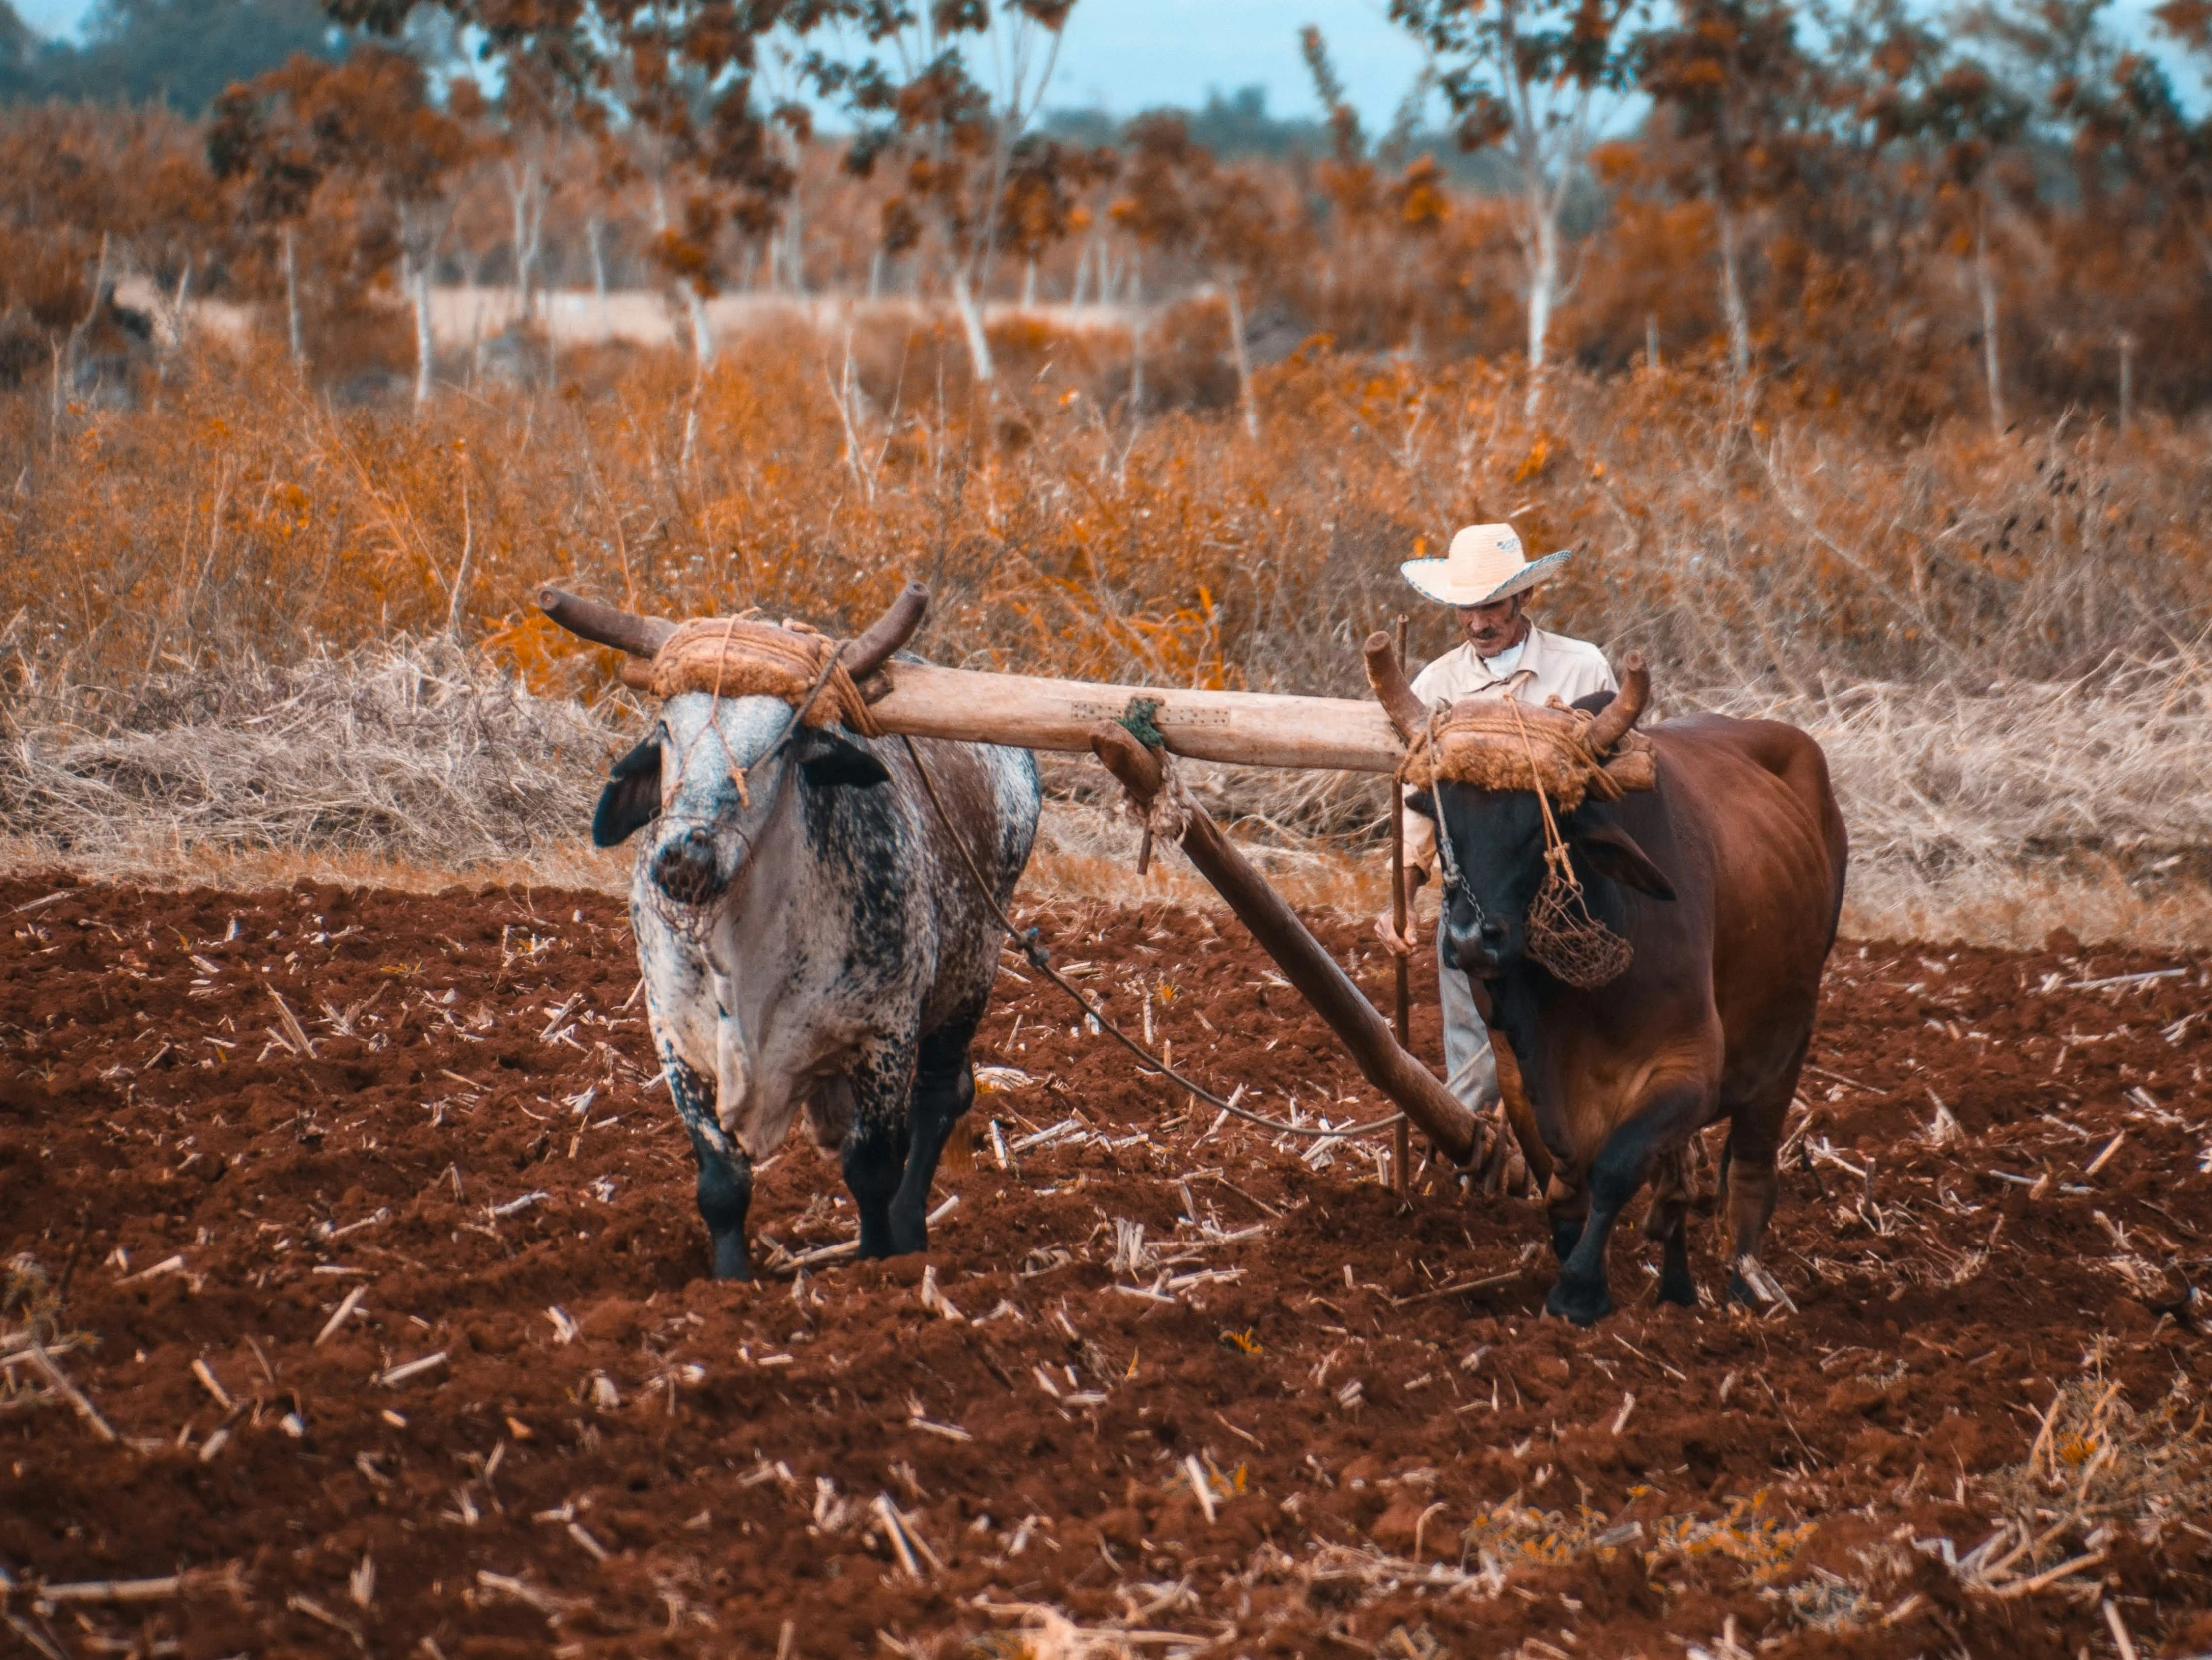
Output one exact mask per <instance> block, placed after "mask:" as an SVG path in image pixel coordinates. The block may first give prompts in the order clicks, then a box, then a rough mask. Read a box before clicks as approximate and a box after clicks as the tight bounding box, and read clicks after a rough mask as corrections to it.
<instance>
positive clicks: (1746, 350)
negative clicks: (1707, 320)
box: [1713, 190, 1752, 381]
mask: <svg viewBox="0 0 2212 1660" xmlns="http://www.w3.org/2000/svg"><path fill="white" fill-rule="evenodd" d="M1713 219H1714V225H1715V228H1716V229H1717V230H1718V231H1719V232H1720V240H1721V316H1722V317H1723V318H1724V319H1725V320H1727V323H1728V367H1729V373H1730V374H1731V375H1733V376H1735V377H1736V379H1737V380H1739V381H1741V380H1742V379H1743V378H1744V377H1745V376H1746V375H1748V374H1749V373H1750V372H1751V367H1752V331H1751V320H1750V319H1749V318H1747V317H1746V316H1745V314H1744V280H1743V273H1742V272H1741V271H1740V270H1739V269H1738V256H1737V249H1736V214H1735V211H1734V210H1733V209H1732V208H1730V206H1729V204H1728V199H1727V198H1726V197H1725V196H1723V195H1722V194H1721V193H1720V191H1718V190H1715V191H1714V192H1713Z"/></svg>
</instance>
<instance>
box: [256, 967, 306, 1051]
mask: <svg viewBox="0 0 2212 1660" xmlns="http://www.w3.org/2000/svg"><path fill="white" fill-rule="evenodd" d="M262 990H264V991H266V992H267V993H268V994H269V1001H270V1002H272V1003H274V1004H276V1005H277V1018H278V1019H279V1020H280V1021H282V1022H283V1023H284V1028H285V1039H286V1041H287V1042H288V1043H290V1044H291V1045H292V1046H293V1050H294V1052H295V1053H297V1054H301V1055H305V1056H307V1057H308V1058H309V1059H310V1060H314V1059H315V1058H316V1055H315V1040H314V1039H313V1038H311V1037H309V1036H308V1029H307V1028H306V1027H304V1026H302V1025H301V1024H300V1017H299V1016H298V1015H296V1014H294V1013H293V1012H292V1005H291V1004H289V1003H287V1002H286V1001H285V1000H284V997H283V994H281V993H280V992H279V991H278V990H277V988H276V987H275V986H273V985H271V984H270V983H269V982H268V981H267V980H264V981H263V982H262Z"/></svg>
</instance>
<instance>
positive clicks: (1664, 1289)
mask: <svg viewBox="0 0 2212 1660" xmlns="http://www.w3.org/2000/svg"><path fill="white" fill-rule="evenodd" d="M1659 1300H1660V1301H1662V1302H1671V1303H1673V1304H1674V1305H1675V1306H1676V1307H1677V1308H1695V1307H1696V1306H1697V1305H1698V1287H1697V1285H1696V1284H1695V1283H1694V1282H1693V1281H1692V1280H1691V1279H1690V1277H1689V1275H1687V1274H1685V1275H1684V1276H1683V1277H1682V1278H1681V1279H1680V1280H1679V1281H1670V1280H1669V1279H1668V1278H1667V1277H1666V1275H1664V1274H1662V1275H1661V1276H1660V1280H1659Z"/></svg>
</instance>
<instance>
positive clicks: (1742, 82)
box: [1638, 0, 1813, 380]
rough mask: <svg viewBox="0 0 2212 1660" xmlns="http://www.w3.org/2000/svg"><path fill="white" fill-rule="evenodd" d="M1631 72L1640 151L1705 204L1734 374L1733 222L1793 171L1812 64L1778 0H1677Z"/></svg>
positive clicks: (1737, 354) (1746, 341)
mask: <svg viewBox="0 0 2212 1660" xmlns="http://www.w3.org/2000/svg"><path fill="white" fill-rule="evenodd" d="M1638 78H1639V81H1640V83H1641V84H1642V86H1643V88H1644V90H1645V91H1646V92H1648V93H1650V94H1651V97H1652V102H1653V104H1654V106H1655V109H1656V112H1657V114H1658V116H1659V120H1658V121H1656V122H1655V123H1653V129H1654V130H1648V131H1647V135H1646V145H1645V148H1646V150H1647V151H1648V152H1651V153H1652V155H1651V157H1650V159H1651V160H1653V161H1656V162H1657V164H1658V168H1659V170H1660V171H1661V172H1662V173H1663V175H1664V176H1666V177H1668V178H1669V180H1670V182H1671V183H1673V184H1674V185H1675V187H1676V188H1677V189H1678V190H1680V191H1682V192H1683V193H1684V194H1686V195H1687V194H1692V193H1695V194H1698V195H1702V196H1703V197H1704V198H1705V199H1706V201H1707V202H1708V203H1709V204H1710V205H1711V207H1712V211H1713V229H1714V238H1715V241H1716V242H1717V243H1718V244H1719V248H1720V256H1721V258H1720V266H1721V316H1722V319H1723V321H1724V323H1725V325H1726V327H1727V330H1728V356H1729V368H1730V370H1731V372H1732V373H1734V374H1735V375H1736V377H1737V378H1738V379H1739V380H1741V379H1742V378H1743V377H1744V376H1745V375H1746V374H1747V373H1748V372H1749V371H1750V368H1751V356H1752V346H1751V319H1750V312H1749V308H1748V306H1747V303H1746V300H1745V294H1744V278H1743V254H1742V249H1741V246H1740V237H1741V226H1742V223H1743V219H1744V216H1745V214H1746V213H1747V212H1748V211H1749V210H1751V209H1752V208H1754V207H1755V206H1757V205H1758V204H1759V203H1761V202H1762V201H1765V200H1768V199H1771V198H1772V197H1773V196H1775V195H1776V194H1778V193H1779V192H1781V191H1782V190H1784V189H1785V188H1787V186H1788V185H1789V183H1790V181H1791V180H1792V179H1793V178H1794V177H1795V176H1796V161H1797V156H1798V153H1799V151H1800V150H1801V148H1802V147H1803V146H1804V144H1805V143H1807V142H1808V135H1807V132H1806V128H1805V122H1804V117H1805V115H1806V113H1807V110H1808V108H1809V106H1810V104H1811V100H1810V98H1809V96H1808V94H1809V91H1810V83H1811V81H1812V78H1813V71H1812V65H1811V63H1810V62H1809V61H1808V60H1807V58H1806V56H1805V55H1804V53H1803V52H1801V51H1800V50H1799V47H1798V43H1797V37H1796V26H1795V24H1794V22H1793V20H1792V18H1791V15H1790V12H1789V10H1788V9H1787V7H1786V6H1784V5H1783V4H1781V3H1780V0H1680V6H1679V10H1678V12H1677V15H1676V20H1675V22H1674V23H1673V25H1672V26H1671V27H1669V28H1664V29H1658V30H1654V31H1653V32H1652V33H1651V34H1650V35H1648V36H1647V37H1646V38H1645V39H1644V41H1643V42H1642V43H1641V64H1640V73H1639V77H1638Z"/></svg>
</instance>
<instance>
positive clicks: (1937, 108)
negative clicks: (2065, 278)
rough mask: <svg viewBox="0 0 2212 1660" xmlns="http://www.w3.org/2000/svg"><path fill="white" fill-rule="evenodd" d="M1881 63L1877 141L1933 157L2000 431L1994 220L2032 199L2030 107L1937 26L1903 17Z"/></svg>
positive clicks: (1942, 214) (1937, 196)
mask: <svg viewBox="0 0 2212 1660" xmlns="http://www.w3.org/2000/svg"><path fill="white" fill-rule="evenodd" d="M1877 62H1878V63H1879V65H1880V66H1881V69H1882V77H1883V78H1882V80H1881V81H1880V82H1879V83H1877V84H1876V86H1875V87H1874V88H1873V89H1872V97H1871V100H1870V107H1871V109H1872V111H1873V113H1874V115H1875V123H1876V142H1877V143H1881V142H1889V141H1900V140H1901V141H1903V142H1904V143H1905V144H1907V145H1910V146H1914V147H1917V148H1918V149H1919V150H1920V151H1921V152H1922V153H1923V154H1925V155H1926V156H1927V158H1928V161H1929V165H1930V167H1931V169H1932V172H1933V181H1932V182H1933V185H1934V200H1933V202H1932V204H1931V206H1932V207H1933V209H1934V210H1935V212H1936V214H1937V216H1938V220H1939V223H1940V224H1941V225H1942V226H1943V227H1944V229H1945V230H1946V231H1947V233H1948V235H1949V237H1950V239H1951V240H1952V241H1954V242H1955V243H1957V244H1959V245H1961V247H1962V248H1970V249H1971V251H1972V256H1973V271H1974V292H1975V296H1976V298H1977V300H1978V301H1979V302H1980V308H1981V348H1982V376H1983V383H1984V388H1985V390H1986V392H1987V395H1988V400H1989V424H1990V427H1991V429H1992V430H1993V431H1995V432H1997V433H1999V434H2001V433H2003V431H2004V430H2005V427H2006V425H2007V424H2008V422H2007V420H2006V417H2005V405H2004V362H2003V356H2002V352H2001V349H2000V340H2001V336H2000V332H1999V329H2000V324H2001V322H2002V319H2001V315H2000V313H1999V310H1998V305H1997V281H1996V270H1995V267H1994V264H1993V263H1992V261H1991V258H1990V252H1989V220H1990V212H1991V209H1992V207H1993V206H1995V205H1996V203H1997V202H1998V201H1999V200H2000V198H2004V197H2010V198H2011V199H2013V200H2014V201H2020V202H2025V201H2028V200H2030V199H2031V198H2032V196H2033V192H2034V180H2033V176H2032V175H2031V174H2030V173H2029V172H2028V171H2027V169H2026V167H2025V163H2024V159H2023V158H2022V157H2021V156H2020V155H2019V153H2018V151H2017V149H2016V147H2017V145H2018V143H2019V141H2020V140H2021V138H2022V137H2023V136H2024V135H2025V134H2026V131H2027V126H2028V116H2029V110H2028V106H2027V103H2026V101H2025V100H2024V99H2023V98H2021V96H2020V95H2019V93H2018V92H2017V90H2015V89H2014V88H2013V87H2012V86H2010V85H2009V84H2007V83H2006V82H2005V81H2003V80H2002V79H2000V78H1999V77H1998V76H1997V75H1996V74H1994V73H1993V72H1992V71H1991V70H1990V69H1989V67H1988V66H1987V65H1986V64H1983V63H1982V62H1980V61H1979V60H1978V59H1975V58H1972V57H1968V56H1964V55H1962V54H1953V53H1952V52H1951V51H1949V50H1948V48H1947V44H1946V43H1945V42H1944V41H1943V40H1942V39H1941V38H1940V37H1938V36H1937V35H1936V33H1935V32H1934V31H1933V30H1932V29H1930V28H1928V27H1926V26H1924V25H1922V24H1919V23H1917V22H1915V21H1911V20H1909V19H1906V18H1903V17H1901V16H1900V17H1899V18H1898V19H1897V20H1896V21H1895V22H1894V23H1893V24H1892V27H1891V29H1890V31H1889V37H1888V41H1887V44H1886V47H1885V50H1884V52H1883V53H1882V55H1881V56H1880V58H1879V59H1878V60H1877Z"/></svg>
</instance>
